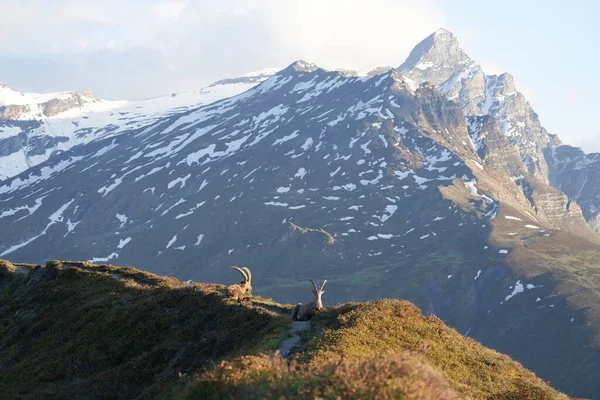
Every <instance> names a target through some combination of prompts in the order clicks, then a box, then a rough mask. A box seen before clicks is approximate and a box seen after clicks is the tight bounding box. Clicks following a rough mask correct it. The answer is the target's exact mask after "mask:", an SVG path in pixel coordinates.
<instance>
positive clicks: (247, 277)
mask: <svg viewBox="0 0 600 400" xmlns="http://www.w3.org/2000/svg"><path fill="white" fill-rule="evenodd" d="M231 268H233V269H235V270H237V271H239V273H240V274H242V276H243V277H244V280H243V281H242V282H240V284H245V288H246V290H247V291H248V292H251V291H252V273H251V272H250V269H249V268H248V267H241V268H240V267H236V266H235V265H232V266H231Z"/></svg>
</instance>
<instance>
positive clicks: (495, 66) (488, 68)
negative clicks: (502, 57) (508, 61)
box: [479, 60, 508, 75]
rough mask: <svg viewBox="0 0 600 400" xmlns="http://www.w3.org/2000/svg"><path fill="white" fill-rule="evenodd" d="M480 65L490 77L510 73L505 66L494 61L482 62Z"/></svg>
mask: <svg viewBox="0 0 600 400" xmlns="http://www.w3.org/2000/svg"><path fill="white" fill-rule="evenodd" d="M479 65H481V68H482V69H483V71H484V72H485V73H486V74H488V75H500V74H503V73H505V72H507V71H508V70H507V69H506V67H505V66H504V65H502V64H500V63H498V62H496V61H492V60H480V61H479Z"/></svg>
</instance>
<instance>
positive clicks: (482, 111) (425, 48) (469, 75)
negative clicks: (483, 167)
mask: <svg viewBox="0 0 600 400" xmlns="http://www.w3.org/2000/svg"><path fill="white" fill-rule="evenodd" d="M400 71H402V72H403V73H404V74H406V75H407V76H408V77H409V78H410V79H411V80H413V81H414V82H415V83H416V84H419V83H421V82H430V83H432V84H434V85H436V86H437V87H438V88H439V90H440V92H442V93H443V94H444V95H445V96H446V97H447V98H448V99H450V100H454V101H456V102H458V103H459V104H460V105H461V107H462V108H463V110H464V112H465V114H466V115H467V116H485V115H490V116H492V117H493V118H494V119H496V121H497V122H498V125H499V127H500V130H501V132H502V133H503V134H504V135H505V136H506V137H507V138H508V139H509V141H510V143H511V144H513V145H516V146H517V147H518V148H519V152H520V155H521V159H522V160H523V162H524V164H525V166H526V167H527V169H528V170H529V172H530V173H531V174H533V175H534V176H536V177H538V178H539V179H542V180H545V181H547V180H548V178H547V176H548V166H547V165H546V161H545V158H544V156H543V150H544V149H545V148H546V147H547V146H548V145H549V144H550V143H551V138H550V137H549V135H548V132H546V130H545V129H544V128H543V127H542V126H541V125H540V121H539V119H538V116H537V114H536V113H535V112H534V111H533V109H532V108H531V105H530V104H529V102H528V101H527V99H526V98H525V97H524V96H523V95H522V94H521V93H520V92H518V91H517V89H516V87H515V83H514V79H513V77H512V76H511V75H510V74H507V73H504V74H501V75H486V74H485V73H484V72H483V70H482V69H481V67H480V66H479V65H478V64H477V63H475V61H473V60H472V59H471V58H469V56H467V55H466V54H465V52H464V51H463V50H462V49H461V48H460V45H459V43H458V40H457V38H456V37H455V36H454V35H453V34H452V33H451V32H448V31H446V30H444V29H440V30H438V31H436V32H435V33H433V34H432V35H431V36H429V37H427V38H426V39H425V40H423V41H422V42H421V43H419V45H417V47H416V48H415V49H414V50H413V51H412V52H411V54H410V55H409V57H408V59H407V60H406V61H405V62H404V63H403V64H402V65H401V66H400Z"/></svg>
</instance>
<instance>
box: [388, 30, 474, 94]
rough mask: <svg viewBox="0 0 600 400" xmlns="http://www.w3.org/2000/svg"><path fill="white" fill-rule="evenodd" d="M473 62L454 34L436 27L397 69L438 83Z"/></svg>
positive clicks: (419, 79) (413, 77) (415, 78)
mask: <svg viewBox="0 0 600 400" xmlns="http://www.w3.org/2000/svg"><path fill="white" fill-rule="evenodd" d="M473 64H474V61H473V60H471V58H470V57H469V56H468V55H467V54H466V53H465V52H464V51H463V50H462V48H461V47H460V44H459V43H458V40H457V38H456V36H455V35H454V34H453V33H452V32H449V31H447V30H445V29H438V30H437V31H435V32H434V33H432V34H431V35H429V36H428V37H426V38H425V39H423V40H422V41H421V42H420V43H419V44H418V45H417V46H416V47H415V48H414V49H413V50H412V51H411V52H410V54H409V56H408V58H407V59H406V61H405V62H404V63H403V64H402V65H401V66H400V68H399V69H400V71H402V72H403V73H406V74H408V76H409V77H410V78H411V79H414V80H417V81H429V82H431V83H433V84H435V85H440V84H442V83H443V82H445V81H447V80H448V79H449V78H451V77H452V76H454V75H456V74H457V73H458V72H460V71H462V70H466V69H468V68H470V67H471V66H472V65H473Z"/></svg>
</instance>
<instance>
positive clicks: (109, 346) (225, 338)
mask: <svg viewBox="0 0 600 400" xmlns="http://www.w3.org/2000/svg"><path fill="white" fill-rule="evenodd" d="M115 278H118V279H115ZM257 303H258V304H257V305H250V304H237V303H233V302H229V301H226V300H225V301H224V300H223V298H222V294H221V292H220V288H219V287H218V286H215V285H204V284H194V285H186V284H182V283H180V282H179V281H177V280H176V279H173V278H162V277H159V276H156V275H152V274H148V273H144V272H141V271H138V270H135V269H133V268H127V269H119V268H116V267H111V266H93V265H91V264H84V265H82V266H80V267H71V268H69V269H65V268H63V267H62V266H61V264H60V263H56V262H51V263H50V264H49V266H47V267H45V268H42V267H37V268H36V269H35V270H34V271H33V272H32V273H31V274H30V275H29V276H26V275H19V274H18V273H16V272H15V271H14V270H12V268H10V265H9V264H6V263H4V264H3V263H1V262H0V304H2V306H0V349H2V352H1V353H0V393H3V398H9V399H10V398H32V399H33V398H93V397H96V398H156V397H165V396H171V395H172V393H173V391H175V392H179V394H178V395H177V396H176V397H178V398H185V399H200V398H248V399H259V398H260V399H262V398H291V399H293V398H314V397H321V398H337V397H338V396H341V397H342V398H358V397H360V398H408V399H455V398H459V396H460V397H466V398H475V399H483V398H496V399H516V398H519V399H521V398H522V399H554V398H557V399H558V398H565V396H563V395H562V394H560V393H558V392H556V391H554V390H553V389H551V388H550V387H548V386H547V385H546V384H545V383H544V382H542V381H541V380H539V379H537V378H536V377H535V375H534V374H532V373H531V372H529V371H527V370H525V369H524V368H522V367H521V366H520V365H519V364H518V363H516V362H514V361H512V360H511V359H510V358H509V357H507V356H505V355H501V354H499V353H496V352H494V351H492V350H489V349H487V348H485V347H483V346H481V345H480V344H478V343H477V342H475V341H473V340H471V339H468V338H464V337H463V336H461V335H460V334H459V333H457V332H456V331H455V330H453V329H450V328H448V327H446V326H445V325H444V324H443V323H442V322H441V321H440V320H439V319H437V318H435V317H434V316H430V317H423V316H422V315H421V313H420V311H419V310H418V309H417V308H416V307H415V306H413V305H412V304H411V303H408V302H405V301H398V300H382V301H378V302H373V303H350V304H346V305H342V306H337V307H330V308H327V309H326V310H325V311H323V312H321V313H320V314H318V316H317V317H316V318H315V319H313V329H312V330H311V332H310V333H307V334H306V335H305V336H306V337H305V340H306V341H307V345H308V346H307V349H306V350H305V351H303V352H300V353H298V355H297V360H295V361H294V362H292V363H291V364H289V365H288V363H286V362H282V361H281V360H280V359H279V357H278V356H277V355H274V354H269V353H267V352H268V350H269V349H273V348H276V347H277V345H278V343H279V341H280V340H281V339H282V337H283V332H284V329H285V327H286V326H287V320H286V318H284V317H281V316H280V314H288V313H289V311H290V308H289V307H287V306H281V305H278V304H275V303H272V302H269V301H264V300H261V299H258V300H257ZM269 310H273V311H275V312H271V311H269ZM214 362H217V363H218V364H216V365H215V364H214ZM213 366H214V367H213ZM203 371H204V372H203ZM180 373H184V375H188V377H187V378H184V379H181V374H180ZM183 383H185V384H187V386H186V388H185V389H183V390H182V384H183Z"/></svg>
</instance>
